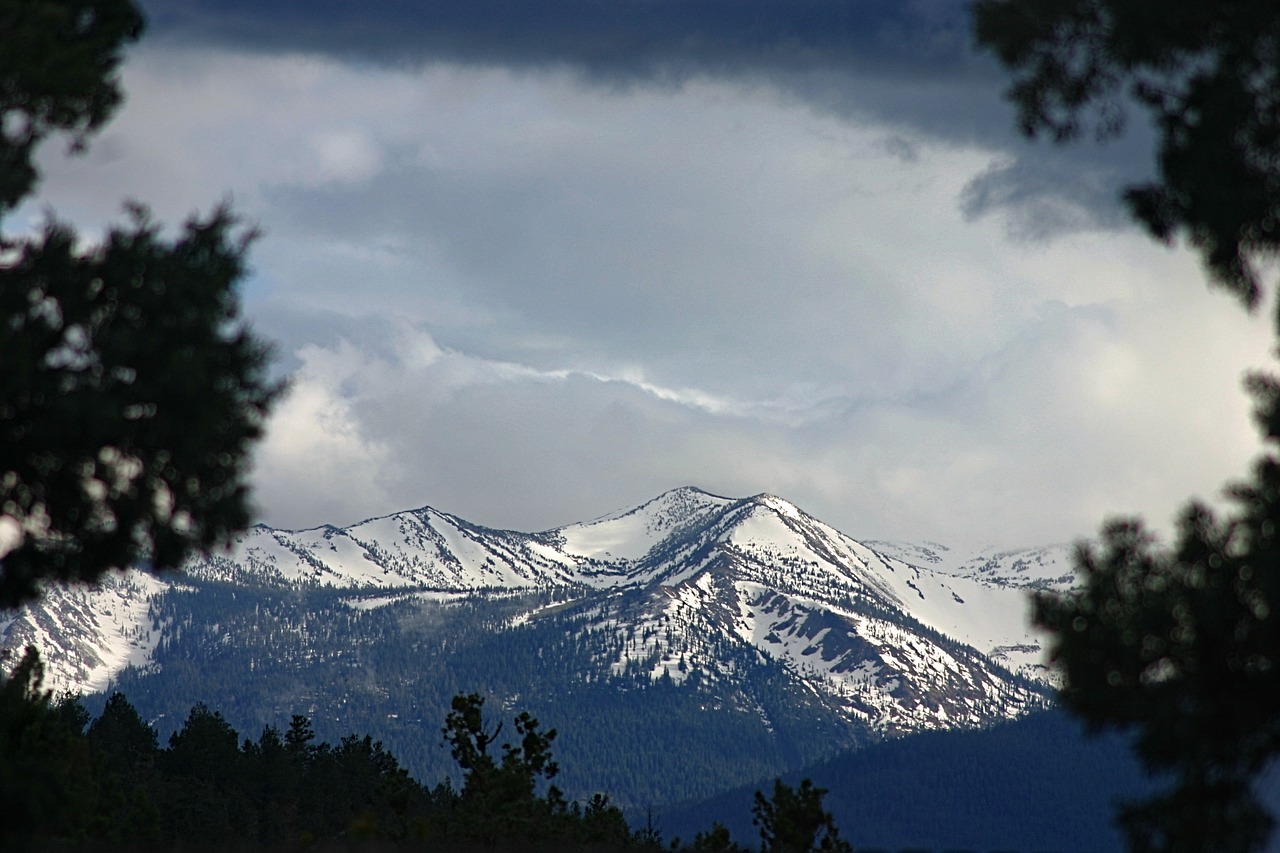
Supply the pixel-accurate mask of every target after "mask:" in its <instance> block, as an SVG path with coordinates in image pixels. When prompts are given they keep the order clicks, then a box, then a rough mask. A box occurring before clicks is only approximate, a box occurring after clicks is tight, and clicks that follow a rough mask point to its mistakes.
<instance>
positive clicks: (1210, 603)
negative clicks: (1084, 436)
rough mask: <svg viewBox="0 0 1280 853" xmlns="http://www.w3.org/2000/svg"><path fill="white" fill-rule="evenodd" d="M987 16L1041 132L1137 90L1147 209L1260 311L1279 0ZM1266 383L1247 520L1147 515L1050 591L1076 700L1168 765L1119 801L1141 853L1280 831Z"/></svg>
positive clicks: (1020, 101) (1027, 3)
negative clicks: (1159, 542) (1129, 799)
mask: <svg viewBox="0 0 1280 853" xmlns="http://www.w3.org/2000/svg"><path fill="white" fill-rule="evenodd" d="M974 15H975V33H976V36H977V39H978V41H979V43H980V44H982V45H983V46H984V47H987V48H989V49H990V50H992V51H993V52H994V53H995V54H996V56H997V57H998V58H999V59H1000V61H1001V62H1002V63H1003V64H1004V65H1005V66H1006V67H1007V68H1008V69H1009V70H1010V71H1011V72H1013V74H1014V84H1013V86H1012V88H1011V89H1010V97H1011V98H1012V100H1013V101H1014V102H1015V104H1016V105H1017V106H1018V108H1019V112H1020V121H1021V126H1022V130H1023V131H1024V132H1025V133H1027V134H1029V135H1032V136H1034V135H1036V134H1038V133H1040V132H1045V131H1047V132H1048V133H1049V134H1050V135H1051V136H1052V137H1053V138H1055V139H1056V140H1058V141H1064V140H1068V139H1072V138H1074V137H1076V136H1077V135H1078V134H1079V133H1080V132H1081V131H1082V130H1083V129H1084V128H1085V127H1087V126H1088V125H1090V124H1092V125H1093V127H1094V128H1095V130H1097V131H1098V133H1099V135H1100V136H1101V137H1104V138H1105V137H1108V136H1111V135H1114V134H1116V133H1118V132H1120V131H1121V130H1122V128H1123V121H1122V119H1123V112H1122V109H1121V104H1122V102H1123V100H1124V99H1126V98H1127V99H1129V101H1130V102H1131V103H1135V104H1137V105H1139V106H1140V107H1141V108H1143V109H1145V110H1146V111H1147V112H1148V113H1149V115H1150V116H1151V118H1152V119H1153V124H1154V127H1155V129H1156V131H1157V134H1158V139H1159V151H1158V154H1157V161H1156V167H1157V172H1158V180H1156V181H1154V182H1151V183H1149V184H1145V185H1139V186H1134V187H1129V188H1128V189H1127V190H1126V192H1125V199H1126V201H1127V202H1128V205H1129V208H1130V210H1131V212H1132V213H1133V215H1134V216H1135V217H1136V218H1137V219H1138V221H1139V222H1141V223H1142V224H1143V225H1145V226H1146V228H1147V229H1148V230H1149V231H1150V232H1151V233H1152V234H1153V235H1154V236H1156V237H1157V238H1159V239H1162V240H1170V239H1172V238H1173V237H1175V236H1184V237H1185V238H1187V239H1188V240H1189V242H1190V243H1191V245H1193V246H1194V247H1196V248H1197V249H1198V250H1199V251H1200V254H1201V257H1202V258H1203V260H1204V262H1205V264H1206V266H1207V268H1208V270H1209V273H1210V275H1211V277H1212V280H1213V281H1214V282H1215V283H1217V284H1220V285H1222V286H1225V287H1227V288H1228V289H1230V290H1231V291H1232V292H1234V293H1235V294H1236V295H1237V296H1238V297H1240V299H1241V300H1242V301H1243V302H1244V303H1245V304H1246V305H1247V306H1249V307H1253V306H1254V305H1255V304H1256V303H1257V301H1258V298H1259V294H1260V289H1261V288H1260V284H1259V280H1258V272H1257V268H1256V264H1257V261H1258V260H1259V259H1263V258H1267V257H1274V255H1275V253H1276V251H1277V249H1280V4H1276V3H1273V2H1257V0H1226V2H1215V3H1208V2H1200V0H1171V2H1164V3H1150V2H1146V0H978V2H976V3H975V4H974ZM1277 305H1278V307H1280V302H1278V303H1277ZM1277 323H1278V324H1280V314H1278V315H1277ZM1278 328H1280V326H1278ZM1250 386H1251V390H1252V391H1253V393H1254V395H1255V397H1256V399H1257V400H1258V404H1259V405H1258V418H1259V421H1260V423H1261V424H1262V427H1263V434H1264V438H1265V439H1266V443H1267V444H1266V450H1265V455H1264V456H1263V458H1262V459H1261V460H1260V461H1259V462H1258V463H1257V464H1256V465H1255V468H1254V471H1253V477H1252V479H1251V480H1250V481H1249V482H1248V483H1245V484H1242V485H1240V486H1237V487H1235V488H1233V489H1232V490H1231V491H1230V495H1231V496H1232V498H1233V499H1234V502H1235V506H1236V508H1235V511H1234V514H1233V515H1232V516H1231V517H1229V518H1227V519H1225V520H1220V519H1218V518H1216V517H1215V516H1214V514H1213V513H1211V512H1210V511H1209V510H1208V509H1206V508H1205V507H1203V506H1200V505H1198V504H1192V505H1191V506H1189V507H1188V508H1187V509H1186V510H1185V511H1184V513H1183V516H1182V519H1181V523H1180V527H1179V530H1178V534H1177V539H1176V541H1175V542H1174V543H1173V544H1172V545H1171V546H1170V547H1167V548H1160V547H1157V546H1156V544H1155V541H1154V537H1152V536H1151V535H1150V534H1149V533H1148V532H1147V531H1146V529H1145V528H1144V526H1143V525H1142V523H1141V522H1140V521H1136V520H1125V521H1117V522H1112V523H1110V524H1108V525H1107V526H1106V527H1105V528H1104V529H1103V533H1102V542H1101V545H1100V546H1099V547H1098V548H1089V547H1084V548H1081V549H1080V551H1079V554H1078V556H1077V560H1076V564H1077V569H1078V570H1079V572H1080V574H1081V581H1082V586H1081V588H1080V589H1078V590H1077V591H1074V592H1070V593H1065V594H1061V595H1056V594H1051V593H1041V594H1040V595H1038V596H1037V599H1036V616H1035V618H1036V621H1037V623H1038V624H1039V625H1041V626H1043V627H1045V628H1047V629H1049V631H1050V632H1051V633H1052V636H1053V640H1052V654H1053V657H1054V660H1055V662H1056V663H1057V665H1058V668H1059V670H1060V672H1061V673H1062V680H1063V689H1062V697H1063V700H1064V701H1065V702H1066V704H1067V706H1068V707H1069V708H1071V709H1072V710H1073V711H1074V712H1075V713H1077V714H1078V715H1080V716H1081V717H1082V718H1083V719H1084V720H1085V721H1086V722H1088V723H1089V724H1090V725H1091V726H1092V727H1094V728H1104V727H1115V728H1118V729H1127V730H1133V731H1135V732H1136V733H1137V751H1138V755H1139V757H1140V758H1141V759H1142V760H1143V762H1144V763H1145V764H1146V765H1147V767H1148V768H1150V769H1152V770H1156V771H1164V772H1165V773H1171V774H1172V781H1173V785H1172V787H1171V788H1169V789H1168V790H1167V791H1165V792H1164V793H1162V794H1160V795H1158V796H1156V797H1154V798H1152V799H1149V800H1147V801H1145V802H1140V803H1133V804H1129V805H1128V806H1126V807H1125V808H1124V809H1123V810H1122V812H1121V823H1122V825H1123V828H1124V829H1125V831H1126V834H1127V835H1128V839H1129V844H1130V848H1131V849H1132V850H1134V851H1139V853H1147V852H1148V851H1164V852H1165V853H1174V851H1178V853H1197V851H1232V853H1249V851H1256V850H1260V849H1262V848H1263V847H1264V846H1265V844H1266V841H1267V838H1268V837H1269V835H1270V832H1271V824H1272V819H1271V818H1270V816H1268V815H1267V814H1266V813H1265V812H1264V811H1263V810H1262V809H1261V807H1260V806H1259V804H1258V803H1257V801H1256V800H1255V798H1254V795H1253V793H1252V783H1253V780H1254V779H1255V777H1256V776H1257V774H1258V773H1259V772H1260V771H1261V770H1262V769H1263V768H1265V767H1266V766H1268V765H1269V764H1270V763H1271V762H1272V761H1273V760H1274V758H1275V756H1276V755H1277V753H1280V684H1277V677H1278V676H1277V672H1280V668H1278V667H1277V666H1276V662H1277V658H1278V656H1280V634H1278V633H1277V629H1276V625H1275V619H1274V615H1273V613H1272V608H1273V607H1275V606H1276V602H1277V601H1280V598H1278V597H1277V596H1278V595H1280V541H1278V540H1277V538H1276V537H1277V535H1278V531H1280V458H1278V457H1277V442H1278V441H1280V385H1278V384H1277V382H1276V381H1274V380H1270V379H1264V378H1260V377H1254V378H1253V379H1251V380H1250Z"/></svg>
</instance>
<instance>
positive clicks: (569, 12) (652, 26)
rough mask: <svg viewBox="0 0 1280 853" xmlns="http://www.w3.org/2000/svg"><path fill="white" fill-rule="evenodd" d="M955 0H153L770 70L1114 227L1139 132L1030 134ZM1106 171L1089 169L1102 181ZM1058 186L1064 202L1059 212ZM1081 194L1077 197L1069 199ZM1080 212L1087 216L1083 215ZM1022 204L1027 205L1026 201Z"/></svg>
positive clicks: (1137, 127)
mask: <svg viewBox="0 0 1280 853" xmlns="http://www.w3.org/2000/svg"><path fill="white" fill-rule="evenodd" d="M969 5H970V4H969V3H967V2H964V0H914V2H903V1H902V0H860V2H856V3H851V2H848V0H646V2H597V0H540V2H538V3H529V2H523V0H436V2H431V3H419V2H412V0H381V1H380V2H375V3H358V2H354V0H339V2H334V3H325V4H322V5H319V6H318V5H316V4H314V3H306V2H298V0H260V1H259V2H252V3H249V2H230V3H228V2H224V0H148V2H147V3H146V4H145V8H146V10H147V12H148V16H149V17H150V19H151V21H152V30H153V35H154V37H155V38H156V39H157V41H158V42H159V43H161V44H171V45H174V46H176V48H177V49H179V50H181V49H185V48H187V47H188V46H190V45H192V44H195V45H213V46H216V47H218V48H222V49H230V50H233V51H249V52H255V53H260V54H266V55H299V54H302V55H309V56H319V57H327V58H329V59H330V60H334V61H337V62H338V63H340V64H347V65H350V66H352V67H361V66H366V65H369V64H373V65H374V66H381V67H384V68H391V69H405V68H421V67H432V66H434V67H439V66H443V65H449V66H464V67H472V68H504V69H509V70H512V71H516V72H521V73H535V74H546V73H568V74H570V75H572V77H573V78H574V79H576V80H577V81H579V82H581V83H583V84H586V85H590V86H595V87H598V88H599V89H601V90H602V91H607V92H633V91H634V90H635V89H637V88H648V89H651V90H653V91H658V92H663V93H671V92H672V91H675V90H678V89H680V88H681V87H683V86H686V85H688V84H690V83H692V82H696V81H699V80H718V81H732V82H734V83H737V84H741V85H747V86H766V87H771V88H774V89H776V90H777V91H779V92H783V93H785V94H786V96H787V97H788V98H790V99H792V100H794V101H796V102H797V103H802V104H805V105H807V106H808V107H809V108H811V109H816V110H818V111H820V112H824V113H828V114H831V115H835V116H838V117H840V118H841V119H843V120H848V121H861V120H872V121H876V122H879V123H882V124H887V125H894V126H900V127H902V128H905V129H907V130H909V131H910V132H912V133H915V134H925V135H928V136H930V137H932V138H933V139H935V140H941V141H947V142H951V143H957V144H963V145H981V146H983V147H986V148H989V149H993V150H999V151H1002V152H1004V154H1005V156H1006V158H1007V159H1008V161H1009V163H1008V164H1007V165H1006V166H1005V167H1003V168H1002V169H1000V170H999V172H998V173H995V174H992V175H990V176H988V177H987V179H986V180H984V181H982V182H979V183H978V184H977V185H975V187H974V188H973V191H972V192H971V193H970V197H969V199H968V209H969V211H970V212H971V213H973V214H978V213H982V212H986V211H988V210H991V209H993V208H994V207H996V206H997V205H1000V206H1013V207H1015V208H1020V209H1022V210H1023V212H1024V213H1028V214H1029V215H1031V216H1033V217H1035V219H1036V222H1035V227H1034V228H1033V229H1030V230H1027V231H1023V232H1020V233H1021V234H1022V236H1024V237H1025V236H1036V237H1044V236H1049V235H1053V234H1056V233H1059V232H1060V231H1062V230H1064V229H1065V230H1069V231H1070V230H1078V229H1080V228H1082V227H1084V228H1096V227H1107V226H1109V225H1111V224H1112V223H1114V222H1115V221H1116V219H1117V215H1118V211H1119V206H1118V203H1117V193H1116V192H1114V191H1112V192H1097V191H1093V192H1089V193H1084V194H1082V193H1081V192H1080V185H1081V183H1082V180H1083V182H1084V183H1085V184H1088V185H1095V186H1100V187H1112V188H1115V187H1118V186H1120V185H1121V184H1125V183H1134V182H1138V181H1142V180H1145V179H1147V178H1148V177H1149V176H1150V174H1151V168H1152V167H1151V162H1152V160H1151V153H1152V149H1151V142H1150V139H1151V137H1150V133H1149V132H1148V129H1147V128H1146V127H1145V126H1144V124H1143V123H1141V122H1138V123H1133V126H1132V127H1131V128H1130V132H1129V137H1128V139H1127V140H1126V141H1125V142H1124V143H1122V144H1118V145H1111V146H1107V147H1097V146H1071V147H1065V148H1058V147H1054V146H1047V145H1029V144H1026V143H1025V142H1023V141H1022V140H1019V139H1018V138H1017V136H1016V134H1015V132H1014V130H1013V128H1014V119H1013V113H1012V109H1011V108H1010V107H1009V106H1008V105H1006V104H1004V103H1003V102H1002V100H1001V97H1000V93H1001V91H1002V90H1003V89H1004V88H1005V85H1006V83H1005V78H1004V76H1003V75H1002V74H1001V73H1000V72H999V71H998V70H997V68H996V65H995V62H994V61H993V60H992V59H990V58H988V57H986V56H981V55H979V54H977V53H976V51H975V48H974V45H973V42H972V36H971V32H970V22H969ZM1099 179H1100V180H1099ZM1059 196H1062V197H1063V198H1064V199H1065V200H1066V201H1067V202H1068V203H1070V204H1071V205H1072V207H1073V210H1072V215H1070V216H1067V217H1063V216H1061V215H1059V214H1060V211H1057V212H1055V211H1053V210H1052V209H1053V208H1055V207H1057V197H1059ZM1081 201H1084V202H1087V203H1086V204H1085V205H1084V206H1083V207H1077V205H1078V203H1079V202H1081ZM1081 214H1087V215H1083V216H1082V215H1081ZM1023 218H1026V217H1023Z"/></svg>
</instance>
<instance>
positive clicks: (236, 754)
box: [0, 649, 848, 853]
mask: <svg viewBox="0 0 1280 853" xmlns="http://www.w3.org/2000/svg"><path fill="white" fill-rule="evenodd" d="M42 674H43V673H42V665H41V663H40V659H39V656H38V654H37V653H36V652H35V651H34V649H28V650H27V652H26V654H25V655H24V656H23V658H22V659H21V660H20V661H19V662H18V663H17V665H16V666H15V667H14V668H13V669H12V671H11V673H10V675H9V676H8V677H7V678H5V677H3V676H0V803H3V804H4V816H3V818H0V849H4V850H23V849H32V850H35V849H40V850H44V849H49V848H51V847H56V846H59V845H61V846H63V847H65V848H67V849H79V848H81V847H84V846H86V845H89V844H96V845H101V846H103V847H106V848H113V847H114V848H122V849H224V850H225V849H306V848H309V847H312V846H313V845H321V846H323V845H332V844H335V843H336V844H343V845H353V844H355V845H358V844H362V843H368V844H374V845H376V844H383V845H388V846H393V847H399V846H405V847H415V848H421V847H423V846H424V845H425V846H430V847H431V848H432V849H441V848H442V847H443V848H445V849H472V848H475V847H484V848H488V849H527V848H530V847H544V848H546V849H569V850H572V849H578V850H600V851H611V850H643V849H650V850H660V849H662V850H672V851H679V850H684V851H690V853H694V851H697V852H698V853H702V851H741V850H743V849H744V848H742V847H740V846H738V845H737V844H736V843H735V842H734V841H733V840H732V839H731V838H730V836H729V833H728V831H727V830H726V829H725V828H724V827H723V826H720V825H718V824H717V825H713V826H712V827H711V828H710V829H708V830H707V831H705V832H698V833H697V834H696V835H695V837H694V838H693V840H692V841H691V842H690V843H689V844H685V845H682V844H681V843H680V841H679V840H678V839H674V840H672V841H671V842H670V843H669V844H664V842H663V840H662V838H661V836H660V834H659V833H658V832H656V831H655V830H654V829H652V828H651V827H645V828H641V829H639V830H635V829H632V828H631V827H630V826H629V825H628V823H627V821H626V819H625V817H624V816H623V813H622V811H621V810H620V809H618V808H617V806H615V805H614V804H613V803H611V802H610V800H609V798H608V796H607V795H605V794H596V795H595V796H593V797H592V798H590V799H589V800H588V801H587V802H585V803H578V802H570V801H569V800H567V799H566V797H565V796H564V794H563V793H562V792H561V791H560V789H559V788H557V787H556V785H555V783H554V781H553V780H554V779H555V777H556V776H557V774H558V772H559V767H558V765H557V763H556V762H555V761H554V760H553V758H552V753H551V746H552V743H553V741H554V740H555V737H556V732H555V731H554V730H544V729H543V728H542V727H541V726H540V724H539V723H538V721H537V720H536V719H535V718H534V717H532V716H531V715H530V714H529V713H528V712H522V713H520V714H518V715H516V716H515V717H514V718H513V719H512V720H509V721H500V722H497V723H494V722H492V721H491V720H488V719H486V717H485V714H484V709H483V705H484V700H483V699H482V698H481V697H480V696H479V695H476V694H466V695H463V694H459V695H457V696H455V697H454V699H453V701H452V703H451V710H450V712H449V713H448V715H447V716H446V718H445V720H444V726H443V728H442V729H441V735H442V738H443V740H444V742H445V744H446V745H447V746H448V747H449V749H450V752H451V753H452V755H453V759H454V761H455V762H456V764H457V767H458V770H459V771H460V778H461V782H460V784H459V785H458V786H456V787H455V785H454V784H453V783H451V782H450V781H449V780H448V779H446V780H445V781H442V782H440V783H438V784H436V785H435V786H434V787H427V786H425V785H423V784H422V783H420V782H418V781H417V780H415V779H414V778H412V777H411V776H410V775H409V773H408V772H407V770H406V769H405V768H404V767H402V766H401V765H400V762H399V761H398V760H397V759H396V757H395V756H394V755H392V754H391V752H389V751H388V750H387V749H385V748H384V747H383V745H382V743H381V742H377V741H374V740H373V739H372V738H370V737H369V736H363V737H362V736H359V735H350V736H347V737H344V738H342V739H341V740H340V741H339V742H338V744H337V745H332V744H329V743H325V742H321V741H319V740H318V739H317V737H316V733H315V730H314V728H313V727H312V724H311V721H310V720H309V719H308V718H307V717H305V716H302V715H294V716H293V717H292V719H291V721H290V723H289V725H288V726H287V728H285V729H284V730H281V729H280V728H277V727H275V726H272V725H267V726H265V727H264V728H263V730H262V731H261V733H260V734H259V735H258V736H257V738H256V739H253V738H249V737H244V738H242V737H241V735H240V734H239V733H238V732H237V731H236V730H235V729H234V728H233V727H232V726H231V725H230V723H228V722H227V720H226V719H225V718H224V717H223V716H222V714H221V713H220V712H219V711H216V710H212V709H210V708H209V707H207V706H205V705H203V704H198V705H196V706H195V707H193V708H192V709H191V711H190V713H189V715H188V716H187V719H186V721H185V723H184V724H183V725H182V726H181V728H179V729H178V730H177V731H175V732H174V733H173V734H172V735H171V736H170V738H169V742H168V745H167V746H166V747H161V746H160V744H159V739H158V737H157V735H156V732H155V730H154V729H153V728H152V727H151V726H150V725H148V724H147V723H146V721H144V720H143V719H142V717H141V716H140V715H139V714H138V712H137V710H136V709H135V708H134V707H133V705H131V704H130V703H129V701H128V699H126V698H125V696H124V694H122V693H115V694H113V695H112V696H111V697H110V698H109V699H108V700H107V702H106V705H105V706H104V708H103V711H102V713H101V715H100V716H98V717H97V718H96V719H92V718H91V715H90V714H89V713H88V711H87V710H86V709H85V707H84V705H83V704H82V703H81V701H80V699H79V698H78V697H74V696H65V697H61V698H58V699H56V700H55V699H54V698H53V697H52V696H51V695H50V694H49V693H48V692H47V691H42V690H41V681H42ZM508 723H510V724H511V727H510V728H509V729H508V728H506V726H507V724H508ZM504 732H505V737H504ZM823 793H824V792H823V791H822V790H821V789H818V788H814V787H813V786H812V785H810V784H809V783H808V782H807V781H806V782H805V783H803V784H802V785H801V786H800V787H799V788H798V789H794V790H793V789H791V788H790V787H788V786H786V785H784V784H782V783H780V782H779V783H777V785H776V786H775V788H774V792H773V796H772V797H765V796H763V795H762V794H759V793H757V795H756V806H755V809H754V811H755V812H756V813H757V816H758V818H759V821H758V823H759V826H760V831H761V838H762V841H763V845H762V848H763V849H764V850H766V851H782V850H787V851H793V850H794V851H804V850H810V849H813V850H817V849H823V850H837V851H839V850H847V849H848V846H847V845H846V844H845V843H844V842H843V841H842V840H841V839H840V838H839V834H838V832H837V831H836V829H835V826H834V824H833V823H832V821H831V816H830V814H829V813H828V812H826V811H825V810H824V809H823V808H822V794H823ZM797 845H799V846H797Z"/></svg>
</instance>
